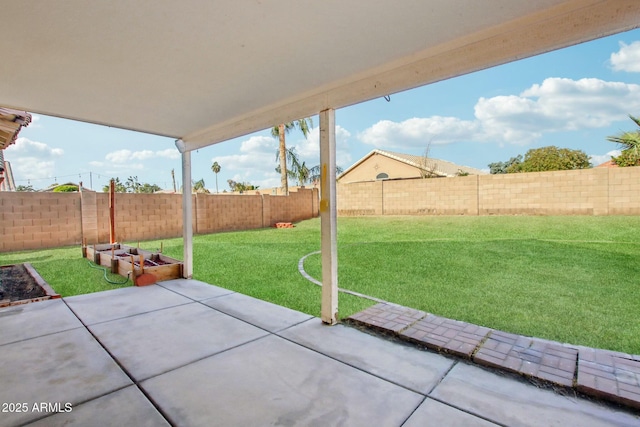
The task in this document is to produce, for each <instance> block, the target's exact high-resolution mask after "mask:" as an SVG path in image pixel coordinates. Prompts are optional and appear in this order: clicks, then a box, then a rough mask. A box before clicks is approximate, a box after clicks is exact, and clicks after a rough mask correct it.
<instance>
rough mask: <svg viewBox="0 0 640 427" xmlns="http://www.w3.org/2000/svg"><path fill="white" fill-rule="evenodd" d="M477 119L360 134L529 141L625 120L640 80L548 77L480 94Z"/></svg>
mask: <svg viewBox="0 0 640 427" xmlns="http://www.w3.org/2000/svg"><path fill="white" fill-rule="evenodd" d="M474 110H475V120H473V121H468V120H462V119H459V118H456V117H441V116H432V117H426V118H412V119H409V120H405V121H403V122H392V121H389V120H383V121H380V122H378V123H376V124H374V125H373V126H371V127H370V128H368V129H366V130H365V131H363V132H362V133H360V134H359V135H358V138H359V139H360V140H361V141H362V142H364V143H366V144H371V145H373V146H376V147H383V148H396V147H397V148H422V147H425V146H426V144H428V143H429V142H430V143H431V144H448V143H452V142H458V141H460V142H462V141H477V142H483V141H492V142H498V143H510V144H521V145H524V144H529V143H531V142H533V141H535V140H537V139H539V138H540V137H541V136H542V135H543V134H544V133H549V132H560V131H571V130H581V129H594V128H602V127H606V126H610V125H611V124H612V123H613V122H615V121H621V120H626V118H627V113H628V111H637V110H640V85H637V84H629V83H622V82H607V81H604V80H599V79H593V78H591V79H580V80H571V79H566V78H548V79H545V80H544V81H543V82H542V83H541V84H534V85H533V86H531V87H530V88H528V89H526V90H524V91H523V92H522V93H520V94H519V95H506V96H496V97H493V98H480V99H479V100H478V102H477V103H476V105H475V108H474Z"/></svg>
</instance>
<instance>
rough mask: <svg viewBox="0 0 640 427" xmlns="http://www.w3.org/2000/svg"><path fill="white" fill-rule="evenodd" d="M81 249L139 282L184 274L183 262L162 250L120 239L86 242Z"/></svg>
mask: <svg viewBox="0 0 640 427" xmlns="http://www.w3.org/2000/svg"><path fill="white" fill-rule="evenodd" d="M82 249H83V253H84V256H85V258H87V259H89V260H91V261H93V262H95V263H96V264H98V265H100V266H102V267H106V268H110V269H111V272H112V273H114V274H119V275H121V276H123V277H129V278H130V279H131V281H133V283H134V284H135V285H136V286H145V285H152V284H154V283H156V282H162V281H164V280H171V279H179V278H182V274H183V264H182V262H181V261H178V260H176V259H173V258H170V257H168V256H165V255H162V254H161V253H153V252H150V251H145V250H144V249H140V248H134V247H133V246H126V245H121V244H118V243H116V244H113V245H111V244H102V245H93V246H84V247H83V248H82Z"/></svg>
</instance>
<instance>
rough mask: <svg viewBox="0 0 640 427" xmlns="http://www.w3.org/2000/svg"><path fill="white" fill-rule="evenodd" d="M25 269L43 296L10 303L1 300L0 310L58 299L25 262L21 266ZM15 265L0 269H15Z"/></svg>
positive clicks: (57, 295) (0, 267)
mask: <svg viewBox="0 0 640 427" xmlns="http://www.w3.org/2000/svg"><path fill="white" fill-rule="evenodd" d="M22 265H23V266H24V268H25V270H27V274H29V276H31V278H32V279H33V280H34V282H35V283H36V284H37V285H38V286H39V287H40V288H42V290H43V291H44V293H45V295H44V296H41V297H37V298H29V299H23V300H17V301H11V300H8V299H7V300H5V299H3V300H1V301H0V308H2V307H10V306H14V305H21V304H28V303H30V302H38V301H46V300H48V299H57V298H60V295H59V294H58V293H56V292H55V291H54V290H53V288H51V286H49V284H48V283H47V282H45V280H44V279H43V278H42V276H40V275H39V274H38V272H37V271H36V270H35V269H34V268H33V266H32V265H31V264H29V263H28V262H25V263H23V264H22ZM15 266H16V265H15V264H11V265H3V266H0V269H2V268H12V267H15Z"/></svg>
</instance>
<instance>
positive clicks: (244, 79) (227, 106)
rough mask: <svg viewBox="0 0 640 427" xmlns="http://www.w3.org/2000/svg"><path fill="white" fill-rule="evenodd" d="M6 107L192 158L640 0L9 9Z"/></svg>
mask: <svg viewBox="0 0 640 427" xmlns="http://www.w3.org/2000/svg"><path fill="white" fill-rule="evenodd" d="M0 10H1V11H2V17H3V19H2V21H3V25H2V27H1V28H0V57H1V58H2V65H1V66H0V105H3V106H6V107H11V108H16V109H20V110H26V111H30V112H35V113H42V114H48V115H53V116H59V117H64V118H69V119H75V120H81V121H86V122H92V123H99V124H104V125H109V126H114V127H120V128H126V129H132V130H138V131H142V132H148V133H153V134H159V135H165V136H169V137H173V138H176V139H180V140H181V141H182V142H181V143H179V144H178V147H179V148H180V149H181V150H182V151H190V150H193V149H196V148H200V147H203V146H206V145H209V144H212V143H217V142H221V141H224V140H227V139H230V138H233V137H237V136H241V135H244V134H247V133H250V132H253V131H257V130H261V129H264V128H268V127H270V126H272V125H274V124H277V123H280V122H283V121H289V120H292V119H296V118H300V117H305V116H310V115H313V114H317V113H318V112H319V111H322V110H324V109H327V108H340V107H344V106H347V105H351V104H354V103H358V102H362V101H365V100H368V99H372V98H376V97H381V96H384V95H387V94H391V93H395V92H398V91H402V90H406V89H410V88H413V87H417V86H420V85H424V84H428V83H431V82H434V81H438V80H442V79H446V78H450V77H454V76H457V75H461V74H464V73H469V72H472V71H476V70H479V69H483V68H487V67H491V66H494V65H498V64H501V63H505V62H509V61H513V60H517V59H520V58H524V57H527V56H531V55H535V54H539V53H543V52H547V51H550V50H553V49H557V48H561V47H565V46H569V45H573V44H576V43H580V42H583V41H587V40H591V39H594V38H598V37H602V36H606V35H609V34H613V33H616V32H621V31H625V30H629V29H632V28H637V27H638V25H639V23H640V2H638V1H637V0H530V1H513V0H491V1H478V0H450V1H442V0H404V1H402V2H397V1H389V0H353V1H343V0H323V1H317V0H297V1H295V2H288V1H271V2H265V1H261V0H255V1H249V0H243V1H213V0H206V1H205V0H182V1H180V2H176V1H173V0H171V1H170V0H110V1H108V2H102V1H86V0H67V1H64V2H30V1H26V2H25V1H22V2H6V3H5V4H4V5H2V7H1V9H0Z"/></svg>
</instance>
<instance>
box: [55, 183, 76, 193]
mask: <svg viewBox="0 0 640 427" xmlns="http://www.w3.org/2000/svg"><path fill="white" fill-rule="evenodd" d="M77 191H78V186H77V185H74V184H62V185H58V186H57V187H56V188H54V189H53V192H54V193H75V192H77Z"/></svg>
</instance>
